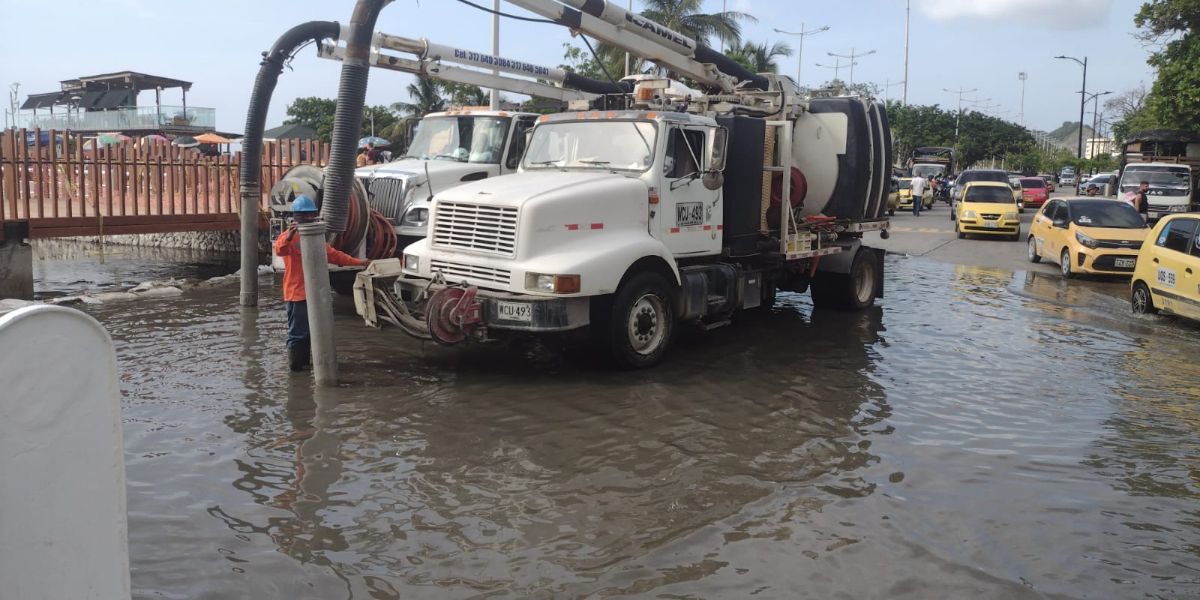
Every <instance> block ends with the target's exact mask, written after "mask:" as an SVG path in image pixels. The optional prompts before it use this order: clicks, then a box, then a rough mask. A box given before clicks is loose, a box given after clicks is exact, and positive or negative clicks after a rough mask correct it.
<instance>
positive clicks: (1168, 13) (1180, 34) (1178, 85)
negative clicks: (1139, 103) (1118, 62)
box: [1134, 0, 1200, 131]
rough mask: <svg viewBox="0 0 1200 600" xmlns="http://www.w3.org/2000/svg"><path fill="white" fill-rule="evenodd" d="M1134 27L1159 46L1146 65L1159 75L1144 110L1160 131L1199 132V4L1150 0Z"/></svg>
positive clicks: (1137, 16) (1187, 0) (1189, 0)
mask: <svg viewBox="0 0 1200 600" xmlns="http://www.w3.org/2000/svg"><path fill="white" fill-rule="evenodd" d="M1134 23H1135V24H1136V25H1137V26H1138V27H1139V28H1141V29H1142V31H1141V33H1140V34H1139V37H1140V38H1141V39H1142V40H1143V41H1145V42H1147V43H1149V44H1154V45H1157V46H1158V49H1157V50H1156V51H1155V52H1154V53H1153V54H1151V55H1150V58H1149V59H1147V61H1146V62H1148V63H1149V64H1150V66H1152V67H1154V68H1155V69H1156V70H1157V71H1158V76H1157V78H1156V79H1155V80H1154V85H1153V87H1152V88H1151V89H1150V94H1149V96H1148V97H1147V98H1146V109H1147V110H1148V111H1149V113H1150V115H1149V116H1150V117H1151V119H1150V121H1153V122H1154V124H1155V125H1157V126H1159V127H1164V128H1169V129H1183V130H1188V131H1200V35H1197V31H1196V29H1197V26H1200V1H1198V0H1151V1H1150V2H1146V3H1145V4H1143V5H1142V7H1141V9H1140V10H1139V11H1138V13H1137V15H1136V16H1135V17H1134Z"/></svg>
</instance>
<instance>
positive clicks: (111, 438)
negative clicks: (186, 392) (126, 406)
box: [0, 306, 130, 600]
mask: <svg viewBox="0 0 1200 600" xmlns="http://www.w3.org/2000/svg"><path fill="white" fill-rule="evenodd" d="M122 452H123V449H122V444H121V405H120V396H119V392H118V389H117V359H116V354H115V352H114V351H113V346H112V340H111V339H110V338H109V336H108V333H107V332H106V331H105V330H104V328H103V327H101V325H100V323H98V322H96V320H95V319H93V318H92V317H90V316H88V315H86V314H84V313H81V312H79V311H77V310H74V309H70V308H65V307H61V306H31V307H26V308H21V309H18V310H16V311H13V312H11V313H8V314H6V315H4V316H2V317H0V597H2V598H21V599H22V600H34V599H41V598H46V599H56V600H57V599H60V598H71V599H83V598H96V599H103V600H112V599H117V598H129V594H130V591H129V550H128V541H127V534H126V521H125V463H124V457H123V455H122Z"/></svg>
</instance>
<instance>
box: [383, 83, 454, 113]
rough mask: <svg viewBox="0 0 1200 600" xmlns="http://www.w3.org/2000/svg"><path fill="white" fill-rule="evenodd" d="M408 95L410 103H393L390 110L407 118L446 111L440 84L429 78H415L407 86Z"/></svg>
mask: <svg viewBox="0 0 1200 600" xmlns="http://www.w3.org/2000/svg"><path fill="white" fill-rule="evenodd" d="M407 91H408V95H409V97H410V98H412V102H394V103H392V110H394V111H396V112H398V113H400V114H401V115H404V116H407V117H417V118H420V117H424V116H425V115H427V114H429V113H431V112H438V111H442V110H446V99H445V98H443V97H442V93H441V92H442V90H441V84H439V83H438V82H437V81H435V80H433V79H432V78H429V77H417V80H416V81H415V82H413V83H410V84H408V88H407Z"/></svg>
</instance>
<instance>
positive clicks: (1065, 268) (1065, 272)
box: [1058, 248, 1075, 279]
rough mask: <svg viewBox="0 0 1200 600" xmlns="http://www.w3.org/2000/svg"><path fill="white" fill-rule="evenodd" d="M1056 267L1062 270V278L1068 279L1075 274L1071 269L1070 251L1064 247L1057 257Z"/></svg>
mask: <svg viewBox="0 0 1200 600" xmlns="http://www.w3.org/2000/svg"><path fill="white" fill-rule="evenodd" d="M1058 268H1059V269H1061V270H1062V276H1063V279H1070V278H1071V277H1072V276H1073V275H1074V274H1075V273H1074V272H1072V271H1071V253H1070V252H1069V251H1068V250H1067V249H1066V248H1063V251H1062V254H1061V255H1059V257H1058Z"/></svg>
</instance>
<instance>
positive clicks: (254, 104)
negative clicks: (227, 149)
mask: <svg viewBox="0 0 1200 600" xmlns="http://www.w3.org/2000/svg"><path fill="white" fill-rule="evenodd" d="M340 31H341V26H340V25H338V24H337V23H336V22H334V21H309V22H308V23H303V24H300V25H297V26H295V27H293V28H291V29H289V30H287V32H285V33H284V34H283V35H282V36H279V39H278V40H276V41H275V45H273V46H271V49H270V50H268V51H267V52H264V53H263V60H262V63H261V66H260V67H259V69H258V77H256V78H255V80H254V90H253V91H252V92H250V106H249V108H248V109H247V110H246V134H245V137H243V138H242V168H241V174H240V186H239V193H240V194H241V226H242V227H241V230H242V280H241V281H242V290H241V304H242V306H257V305H258V207H259V204H260V203H261V202H262V190H261V189H260V187H261V185H262V183H261V180H260V178H261V174H260V171H261V167H262V143H263V127H264V126H265V125H266V122H267V109H268V108H270V106H271V95H272V94H274V93H275V84H276V83H277V82H278V81H279V74H280V73H282V72H283V64H284V62H285V61H287V59H288V58H289V57H290V56H292V54H293V53H295V52H296V49H297V48H299V47H300V46H302V45H304V44H305V43H307V42H309V41H315V42H317V43H320V42H321V41H322V40H324V39H326V38H332V39H337V37H338V33H339V32H340Z"/></svg>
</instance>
